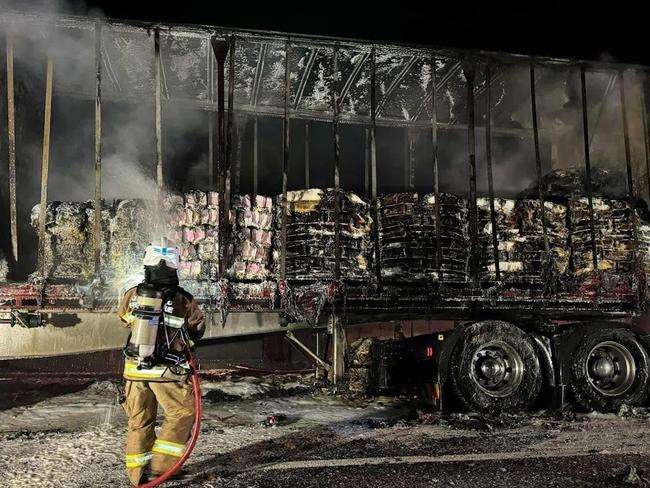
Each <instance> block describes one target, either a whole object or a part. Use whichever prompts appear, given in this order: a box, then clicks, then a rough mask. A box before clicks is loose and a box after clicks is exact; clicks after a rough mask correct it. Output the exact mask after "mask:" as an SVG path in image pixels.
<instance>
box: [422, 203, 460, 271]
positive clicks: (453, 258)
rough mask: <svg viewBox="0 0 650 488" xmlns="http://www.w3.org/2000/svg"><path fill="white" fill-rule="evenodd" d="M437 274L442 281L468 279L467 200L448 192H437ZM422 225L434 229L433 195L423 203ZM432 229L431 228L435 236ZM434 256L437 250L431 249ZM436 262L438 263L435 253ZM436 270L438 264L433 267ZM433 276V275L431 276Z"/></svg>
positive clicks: (434, 204)
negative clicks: (438, 270) (438, 218)
mask: <svg viewBox="0 0 650 488" xmlns="http://www.w3.org/2000/svg"><path fill="white" fill-rule="evenodd" d="M439 196H440V251H441V256H440V259H441V261H440V271H441V272H442V280H443V281H445V282H451V281H456V282H465V281H467V280H468V277H469V274H468V266H469V254H470V246H469V245H468V242H469V220H468V215H469V209H468V206H467V200H465V199H464V198H462V197H460V196H458V195H452V194H450V193H440V195H439ZM422 213H423V225H429V226H430V225H431V224H432V223H433V224H434V226H435V222H436V196H435V194H433V193H431V194H429V195H425V196H424V197H423V200H422ZM435 235H436V233H435V227H434V236H435ZM434 251H435V252H436V253H437V250H434ZM435 261H436V263H437V262H438V258H437V254H436V259H435ZM436 267H437V264H436ZM434 276H435V275H434Z"/></svg>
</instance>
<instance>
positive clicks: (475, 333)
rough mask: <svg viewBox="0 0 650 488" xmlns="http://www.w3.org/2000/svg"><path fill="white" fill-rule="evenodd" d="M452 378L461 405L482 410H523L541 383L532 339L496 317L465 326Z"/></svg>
mask: <svg viewBox="0 0 650 488" xmlns="http://www.w3.org/2000/svg"><path fill="white" fill-rule="evenodd" d="M450 380H451V388H452V391H453V392H454V394H455V396H456V397H457V398H458V400H459V401H460V402H461V404H462V405H463V406H464V407H466V408H467V409H469V410H476V411H481V412H512V411H519V410H524V409H526V408H527V407H528V406H529V405H530V404H531V403H532V402H533V401H534V400H535V399H536V398H537V395H538V394H539V391H540V388H541V386H542V375H541V369H540V364H539V357H538V356H537V352H536V350H535V345H534V344H533V341H532V340H531V338H530V337H529V336H528V335H527V334H526V333H525V332H524V331H522V330H521V329H519V328H518V327H515V326H514V325H512V324H509V323H507V322H502V321H496V320H488V321H483V322H477V323H475V324H472V325H470V326H468V327H467V328H466V329H465V331H464V334H463V336H462V337H461V338H460V340H459V341H458V344H456V347H455V349H454V351H453V353H452V355H451V359H450Z"/></svg>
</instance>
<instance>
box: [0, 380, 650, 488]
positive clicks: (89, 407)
mask: <svg viewBox="0 0 650 488" xmlns="http://www.w3.org/2000/svg"><path fill="white" fill-rule="evenodd" d="M203 389H204V417H203V425H202V431H201V437H200V438H199V443H198V446H197V448H196V450H195V451H194V453H193V455H192V456H191V458H190V460H189V462H188V465H187V467H188V469H189V471H190V472H191V473H192V478H191V479H189V480H186V481H184V482H176V483H174V484H172V485H170V486H179V487H180V486H187V487H190V486H196V487H206V488H207V487H221V486H228V487H235V488H239V487H242V488H243V487H283V488H287V487H325V486H327V487H344V486H345V487H347V486H350V484H353V485H355V486H359V487H369V488H370V487H373V488H377V487H388V486H390V487H407V486H408V487H432V486H456V487H468V488H469V487H474V486H495V487H496V486H499V487H502V486H523V487H536V486H563V487H568V486H571V487H573V486H581V487H582V486H584V487H586V486H590V487H592V486H593V487H598V486H602V487H613V486H647V484H648V478H650V446H649V445H648V443H647V437H648V435H650V414H649V413H648V412H647V411H646V410H643V409H627V408H624V409H622V410H621V411H620V412H619V413H618V415H616V414H609V415H598V414H590V415H581V414H574V413H572V412H571V411H567V410H564V411H559V412H537V413H530V414H522V415H501V416H497V417H486V416H480V415H475V414H453V415H438V414H423V413H421V412H420V411H419V410H418V405H417V403H415V402H413V401H412V400H410V399H408V398H391V399H389V398H376V399H372V400H365V399H356V400H350V399H347V400H346V399H343V398H340V397H332V396H328V395H326V394H325V393H324V392H322V391H320V390H315V389H313V388H312V387H311V386H310V382H309V380H308V379H304V378H300V377H296V376H291V377H284V378H279V377H263V378H221V379H219V380H214V381H204V382H203ZM269 415H271V416H273V419H274V420H275V421H276V424H275V426H273V427H268V426H265V420H267V418H268V416H269ZM125 424H126V418H125V415H124V413H123V412H122V410H121V408H120V407H119V405H117V403H116V395H115V390H114V387H113V386H112V384H110V383H108V382H100V383H95V384H93V385H92V386H90V387H89V388H87V389H85V390H81V391H77V392H73V393H68V394H64V395H60V396H52V397H50V398H46V399H42V400H41V401H40V402H38V403H35V404H31V405H24V406H20V407H14V408H11V409H8V410H4V411H1V412H0V443H1V445H2V447H3V449H2V452H1V453H0V472H2V473H3V476H2V484H1V486H8V487H16V488H20V487H32V486H42V487H68V486H76V487H109V486H110V487H119V486H123V487H125V488H126V487H127V486H129V485H128V481H127V478H126V475H125V474H124V467H123V448H124V441H125V436H124V433H125ZM266 424H268V421H267V422H266Z"/></svg>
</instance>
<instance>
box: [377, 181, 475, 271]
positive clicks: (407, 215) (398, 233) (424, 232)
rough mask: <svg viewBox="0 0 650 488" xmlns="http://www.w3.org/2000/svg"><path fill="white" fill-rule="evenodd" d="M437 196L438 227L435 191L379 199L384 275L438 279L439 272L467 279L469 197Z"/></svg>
mask: <svg viewBox="0 0 650 488" xmlns="http://www.w3.org/2000/svg"><path fill="white" fill-rule="evenodd" d="M439 198H440V204H439V211H440V219H439V220H440V229H439V230H438V229H437V228H436V226H437V218H436V211H437V210H436V201H435V200H436V196H435V195H434V194H428V195H418V194H417V193H395V194H389V195H385V196H383V197H381V198H380V199H379V203H378V207H379V222H378V234H379V255H380V263H381V267H380V268H381V277H382V278H384V279H387V280H389V281H391V280H392V281H411V280H424V279H428V280H430V281H438V280H439V279H440V277H439V276H438V273H439V272H441V273H442V275H443V278H442V279H443V280H444V281H458V282H466V281H467V279H468V260H469V249H468V246H467V240H468V238H469V235H468V226H469V223H468V218H467V217H468V208H467V201H466V200H465V199H463V198H462V197H459V196H456V195H452V194H448V193H441V194H440V195H439ZM438 238H439V239H440V243H439V245H440V250H441V252H440V259H439V257H438V252H437V251H438V242H437V240H438Z"/></svg>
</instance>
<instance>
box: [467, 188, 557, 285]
mask: <svg viewBox="0 0 650 488" xmlns="http://www.w3.org/2000/svg"><path fill="white" fill-rule="evenodd" d="M477 207H478V222H479V242H480V247H481V273H482V276H483V279H486V280H494V279H496V263H495V259H494V258H495V256H494V246H493V232H492V221H491V216H490V200H489V199H488V198H479V199H478V200H477ZM566 214H567V210H566V206H565V205H562V204H559V203H554V202H548V201H547V202H544V212H543V213H542V211H541V205H540V202H539V200H533V199H523V200H511V199H506V198H495V199H494V220H495V225H496V235H497V245H498V258H499V272H500V274H501V279H502V280H503V281H506V282H521V283H535V282H537V283H541V282H547V283H548V281H547V280H548V279H550V278H551V276H556V277H557V276H559V275H562V274H563V273H565V272H566V270H567V268H568V265H569V249H568V243H567V238H568V229H567V225H566ZM542 219H544V224H545V226H546V238H547V239H548V247H549V252H550V255H549V254H547V252H546V242H545V240H544V229H543V226H542ZM549 273H550V274H549Z"/></svg>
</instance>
